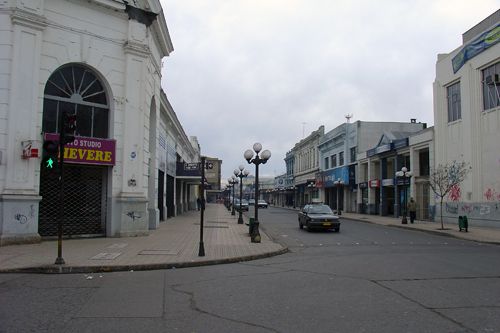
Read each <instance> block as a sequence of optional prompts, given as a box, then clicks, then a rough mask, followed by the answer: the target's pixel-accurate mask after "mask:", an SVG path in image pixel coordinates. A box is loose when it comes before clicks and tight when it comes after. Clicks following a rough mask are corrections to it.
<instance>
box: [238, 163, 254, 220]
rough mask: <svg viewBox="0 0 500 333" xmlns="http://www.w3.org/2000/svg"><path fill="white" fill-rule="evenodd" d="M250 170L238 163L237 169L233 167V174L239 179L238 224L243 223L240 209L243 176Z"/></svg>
mask: <svg viewBox="0 0 500 333" xmlns="http://www.w3.org/2000/svg"><path fill="white" fill-rule="evenodd" d="M249 173H250V171H248V170H245V167H244V166H243V165H240V166H239V167H238V169H234V175H235V176H236V177H238V178H239V179H240V209H239V214H238V224H243V216H242V215H243V212H242V209H241V200H243V178H245V177H247V176H248V174H249Z"/></svg>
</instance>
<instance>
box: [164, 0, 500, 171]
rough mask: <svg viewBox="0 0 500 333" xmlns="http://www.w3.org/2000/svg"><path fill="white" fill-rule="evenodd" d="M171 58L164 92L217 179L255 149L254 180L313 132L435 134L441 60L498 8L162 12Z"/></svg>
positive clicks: (494, 0) (420, 3)
mask: <svg viewBox="0 0 500 333" xmlns="http://www.w3.org/2000/svg"><path fill="white" fill-rule="evenodd" d="M161 3H162V6H163V9H164V12H165V17H166V20H167V25H168V29H169V32H170V36H171V39H172V42H173V45H174V52H172V53H171V54H170V56H169V57H167V58H165V59H164V61H163V70H162V75H163V79H162V86H163V89H164V91H165V92H166V94H167V96H168V98H169V100H170V103H171V104H172V106H173V108H174V110H175V112H176V114H177V117H178V118H179V120H180V122H181V124H182V126H183V128H184V130H185V132H186V134H187V135H188V136H197V137H198V140H199V143H200V146H201V151H202V154H203V155H206V156H211V157H218V158H219V159H221V160H223V164H222V179H223V180H225V179H227V178H228V177H229V176H230V175H231V174H232V171H233V170H234V169H235V168H237V167H238V166H239V165H241V164H243V165H245V167H246V168H248V169H249V170H250V172H251V175H253V174H254V172H255V167H254V165H249V164H247V163H246V161H245V160H244V158H243V152H244V151H245V150H246V149H249V148H251V147H252V145H253V144H254V143H255V142H260V143H261V144H262V146H263V149H269V150H270V151H271V153H272V156H271V159H270V160H269V162H268V163H267V164H266V165H262V166H261V167H260V168H259V171H260V175H266V176H277V175H279V174H282V173H284V172H285V163H284V161H283V159H284V157H285V154H286V152H287V151H289V150H290V149H291V148H293V146H294V145H295V143H297V142H298V141H300V140H301V139H302V138H303V137H304V136H307V135H308V134H310V133H311V132H312V131H314V130H316V129H317V128H318V127H319V126H320V125H324V126H325V132H328V131H329V130H331V129H333V128H335V127H337V126H338V125H340V124H342V123H344V122H345V121H346V119H345V115H347V114H352V115H353V118H352V120H351V122H352V121H356V120H363V121H400V122H406V121H410V118H416V119H417V121H419V122H425V123H427V124H428V125H429V126H431V125H433V124H434V118H433V109H432V83H433V81H434V78H435V64H436V59H437V54H438V53H449V52H451V51H453V50H454V49H456V48H458V47H459V46H461V44H462V33H464V32H465V31H467V30H468V29H470V28H472V27H473V26H474V25H475V24H477V23H479V22H480V21H481V20H482V19H484V18H486V17H487V16H488V15H490V14H492V13H493V12H494V11H496V10H497V9H498V8H500V0H476V1H471V0H417V1H410V0H379V1H375V0H358V1H352V0H161Z"/></svg>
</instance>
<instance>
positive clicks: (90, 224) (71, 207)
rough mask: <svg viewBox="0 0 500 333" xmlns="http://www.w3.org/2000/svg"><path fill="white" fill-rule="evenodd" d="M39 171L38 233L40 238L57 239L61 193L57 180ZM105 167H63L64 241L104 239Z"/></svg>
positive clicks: (45, 170) (45, 171) (105, 204)
mask: <svg viewBox="0 0 500 333" xmlns="http://www.w3.org/2000/svg"><path fill="white" fill-rule="evenodd" d="M49 172H50V171H47V169H45V168H41V174H40V195H41V196H42V200H41V201H40V212H39V224H38V229H39V230H38V232H39V234H40V236H42V237H52V236H57V226H58V221H59V209H61V205H60V196H59V195H60V189H59V180H58V177H54V176H53V175H49V174H48V173H49ZM106 198H107V167H98V166H81V165H70V164H65V165H64V207H63V209H64V219H63V235H64V236H65V237H89V236H91V237H96V236H105V235H106V206H107V199H106Z"/></svg>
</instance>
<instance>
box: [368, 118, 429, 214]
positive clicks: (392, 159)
mask: <svg viewBox="0 0 500 333" xmlns="http://www.w3.org/2000/svg"><path fill="white" fill-rule="evenodd" d="M393 127H394V124H393ZM401 129H404V130H405V131H385V132H384V134H382V135H381V137H380V139H379V141H378V144H377V145H376V146H375V147H373V148H371V149H369V150H368V151H366V152H365V153H363V154H361V156H359V155H358V157H359V160H358V170H359V172H358V188H359V191H358V202H360V203H361V204H360V205H359V207H358V211H359V212H360V213H365V214H376V215H382V216H394V217H398V216H400V215H402V214H403V213H404V209H403V207H405V205H406V203H407V202H408V200H409V199H410V198H411V197H413V198H414V199H415V200H416V202H417V219H420V220H423V219H425V220H428V219H430V216H429V206H430V188H429V172H430V166H431V165H432V164H431V163H433V155H434V154H433V147H434V146H433V142H434V141H433V133H434V131H433V128H425V124H416V126H415V128H413V131H409V130H410V128H402V127H401V126H400V130H401ZM419 129H421V130H419ZM403 167H404V168H406V170H407V171H408V172H411V175H412V176H411V177H397V176H396V172H398V171H400V170H402V168H403ZM408 175H410V174H408Z"/></svg>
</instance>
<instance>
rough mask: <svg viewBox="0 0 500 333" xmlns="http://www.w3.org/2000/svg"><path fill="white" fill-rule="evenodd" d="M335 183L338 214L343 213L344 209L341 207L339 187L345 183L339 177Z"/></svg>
mask: <svg viewBox="0 0 500 333" xmlns="http://www.w3.org/2000/svg"><path fill="white" fill-rule="evenodd" d="M333 184H335V187H337V215H342V211H341V210H340V208H339V196H340V195H339V189H340V187H341V186H342V185H344V181H343V180H342V179H340V178H339V179H337V180H336V181H334V182H333Z"/></svg>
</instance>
